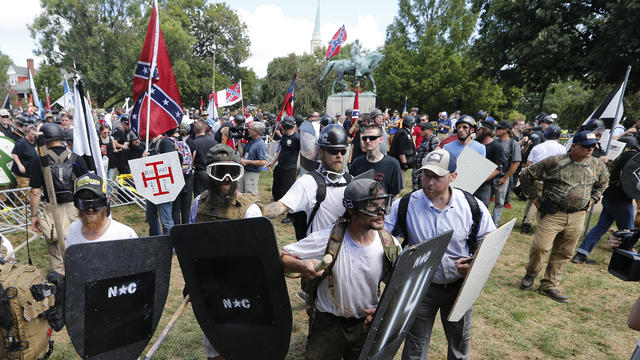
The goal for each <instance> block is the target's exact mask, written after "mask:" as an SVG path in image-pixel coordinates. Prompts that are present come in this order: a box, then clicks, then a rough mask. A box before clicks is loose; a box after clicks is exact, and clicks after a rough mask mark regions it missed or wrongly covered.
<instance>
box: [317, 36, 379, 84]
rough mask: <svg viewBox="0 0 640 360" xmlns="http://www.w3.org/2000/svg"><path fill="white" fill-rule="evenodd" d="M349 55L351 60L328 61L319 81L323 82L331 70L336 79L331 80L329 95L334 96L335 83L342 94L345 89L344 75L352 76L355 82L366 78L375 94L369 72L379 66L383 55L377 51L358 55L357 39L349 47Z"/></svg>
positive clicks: (358, 42)
mask: <svg viewBox="0 0 640 360" xmlns="http://www.w3.org/2000/svg"><path fill="white" fill-rule="evenodd" d="M350 54H351V59H348V60H332V61H329V63H328V64H327V68H326V69H325V70H324V73H323V74H322V77H320V81H322V80H324V78H325V77H326V76H327V75H328V74H329V72H330V71H331V69H333V72H334V73H335V74H336V78H335V80H333V84H332V85H331V95H334V94H335V87H336V83H339V84H340V85H341V87H342V91H343V92H344V90H345V88H346V87H347V83H345V82H344V76H345V75H354V76H355V78H356V82H359V81H360V80H362V79H363V78H365V77H366V78H367V79H369V80H370V81H371V84H372V85H373V93H374V94H375V93H376V90H377V89H376V82H375V81H374V80H373V76H372V75H371V72H372V71H373V69H375V68H376V67H377V66H378V65H379V64H380V62H381V61H382V59H383V58H384V55H382V54H381V53H379V52H377V51H372V52H369V53H366V54H365V55H364V56H363V55H362V54H361V53H360V41H359V40H357V39H356V41H355V43H354V44H353V47H351V53H350Z"/></svg>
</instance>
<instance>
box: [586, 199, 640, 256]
mask: <svg viewBox="0 0 640 360" xmlns="http://www.w3.org/2000/svg"><path fill="white" fill-rule="evenodd" d="M633 217H634V212H633V203H632V202H630V201H629V202H616V201H611V200H609V199H608V198H607V197H604V198H602V212H601V213H600V219H598V223H597V224H596V226H594V227H593V229H591V231H589V233H588V234H587V236H585V237H584V240H582V243H581V244H580V247H579V248H578V252H579V253H581V254H583V255H586V256H589V254H590V253H591V250H593V248H594V247H595V246H596V244H597V243H598V241H600V239H601V238H602V235H604V234H605V233H606V232H607V230H609V227H610V226H611V224H613V222H614V221H615V222H616V225H618V230H624V229H632V228H633Z"/></svg>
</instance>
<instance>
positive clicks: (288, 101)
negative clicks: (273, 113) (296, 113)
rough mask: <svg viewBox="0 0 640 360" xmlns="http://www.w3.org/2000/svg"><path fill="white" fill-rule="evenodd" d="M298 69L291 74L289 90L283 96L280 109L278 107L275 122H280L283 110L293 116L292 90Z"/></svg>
mask: <svg viewBox="0 0 640 360" xmlns="http://www.w3.org/2000/svg"><path fill="white" fill-rule="evenodd" d="M298 71H300V69H298ZM298 71H296V74H295V75H293V80H291V85H290V86H289V90H287V94H286V95H285V96H284V104H282V109H280V113H279V114H278V118H277V119H276V123H279V122H280V118H281V117H282V113H283V112H284V111H286V112H287V115H289V116H293V98H294V96H293V92H294V89H295V87H296V78H298Z"/></svg>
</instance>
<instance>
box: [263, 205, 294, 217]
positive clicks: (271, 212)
mask: <svg viewBox="0 0 640 360" xmlns="http://www.w3.org/2000/svg"><path fill="white" fill-rule="evenodd" d="M287 211H289V208H288V207H287V206H286V205H284V204H283V203H281V202H280V201H276V202H274V203H271V204H269V205H267V206H265V207H264V209H263V210H262V215H263V216H266V217H268V218H270V219H273V218H275V217H278V216H280V215H282V214H284V213H286V212H287Z"/></svg>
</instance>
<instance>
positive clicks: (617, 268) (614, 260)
mask: <svg viewBox="0 0 640 360" xmlns="http://www.w3.org/2000/svg"><path fill="white" fill-rule="evenodd" d="M613 236H615V237H619V238H621V239H622V243H621V244H620V246H619V247H618V248H616V249H613V254H611V260H610V261H609V273H610V274H611V275H613V276H615V277H617V278H618V279H620V280H624V281H638V280H640V254H638V253H637V252H635V251H634V250H633V247H634V246H635V245H636V243H637V242H638V239H640V229H633V230H630V231H623V230H620V231H615V232H614V233H613Z"/></svg>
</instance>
